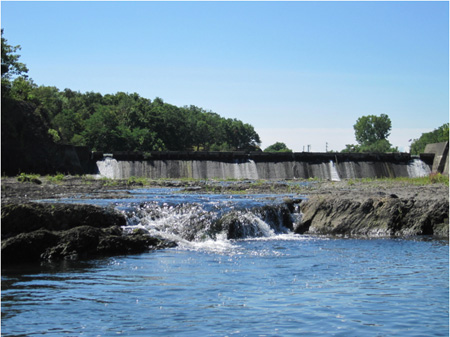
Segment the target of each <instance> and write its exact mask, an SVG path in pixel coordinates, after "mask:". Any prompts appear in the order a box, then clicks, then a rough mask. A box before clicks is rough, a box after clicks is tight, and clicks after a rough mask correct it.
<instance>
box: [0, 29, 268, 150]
mask: <svg viewBox="0 0 450 337" xmlns="http://www.w3.org/2000/svg"><path fill="white" fill-rule="evenodd" d="M18 50H20V46H11V45H9V44H8V43H7V40H6V39H5V38H4V37H3V30H2V107H3V109H2V131H3V126H4V125H5V129H6V128H8V130H5V135H6V136H7V137H10V138H11V139H5V140H6V141H7V142H13V141H19V142H20V141H21V139H20V137H21V130H19V129H18V128H23V125H22V126H19V127H16V126H17V125H16V124H17V123H15V122H16V121H15V116H14V115H16V114H17V111H15V110H17V109H18V108H19V107H21V108H26V109H28V110H32V111H33V115H34V117H35V118H34V120H29V119H24V120H23V121H21V122H22V123H34V124H36V123H38V124H39V125H34V124H33V125H32V126H30V127H29V129H30V130H37V129H43V130H44V131H45V136H46V137H47V138H48V139H49V140H50V141H53V142H54V143H57V144H67V145H75V146H87V147H88V148H89V149H90V150H94V151H105V152H112V151H140V152H148V151H162V150H172V151H179V150H192V151H236V150H251V151H255V150H258V149H259V145H260V143H261V140H260V138H259V135H258V134H257V133H256V131H255V130H254V128H253V126H251V125H250V124H246V123H244V122H242V121H240V120H237V119H232V118H224V117H221V116H220V115H218V114H217V113H214V112H213V111H210V110H205V109H203V108H200V107H197V106H195V105H190V106H183V107H177V106H175V105H172V104H169V103H166V102H164V101H163V99H162V98H159V97H156V98H155V99H153V100H150V99H148V98H144V97H141V96H140V95H139V94H137V93H125V92H117V93H115V94H106V95H102V94H100V93H97V92H86V93H80V92H78V91H74V90H71V89H64V90H59V89H58V88H56V87H53V86H44V85H37V84H35V83H34V82H33V80H32V79H30V78H29V77H28V76H27V72H28V69H27V67H26V66H25V65H24V64H22V63H20V62H19V55H17V54H16V53H17V51H18ZM18 102H19V103H21V104H18ZM2 133H3V132H2ZM14 137H15V138H14ZM2 140H4V139H3V137H2Z"/></svg>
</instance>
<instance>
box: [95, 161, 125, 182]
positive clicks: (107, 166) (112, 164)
mask: <svg viewBox="0 0 450 337" xmlns="http://www.w3.org/2000/svg"><path fill="white" fill-rule="evenodd" d="M97 167H98V171H99V174H100V177H106V178H110V179H115V178H120V174H119V173H120V168H119V163H118V162H117V160H115V159H114V158H112V157H105V158H103V160H99V161H97Z"/></svg>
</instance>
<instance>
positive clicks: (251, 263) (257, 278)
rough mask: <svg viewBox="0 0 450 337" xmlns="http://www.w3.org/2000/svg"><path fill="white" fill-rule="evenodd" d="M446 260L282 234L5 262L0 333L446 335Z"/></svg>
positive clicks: (425, 244) (390, 246)
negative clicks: (86, 257)
mask: <svg viewBox="0 0 450 337" xmlns="http://www.w3.org/2000/svg"><path fill="white" fill-rule="evenodd" d="M209 200H211V199H209ZM147 201H149V200H147ZM133 202H134V201H133ZM152 202H154V200H153V201H152ZM164 202H165V201H164ZM195 202H200V201H198V200H197V201H195ZM215 202H216V201H215ZM246 202H247V201H246ZM120 207H123V204H120ZM205 208H206V206H205ZM448 267H449V260H448V241H439V240H431V239H420V240H419V239H408V240H406V239H342V238H323V237H322V238H321V237H313V236H301V235H294V234H290V233H288V234H286V233H283V234H275V235H272V236H269V237H262V238H254V239H245V240H215V241H214V240H207V241H205V242H196V243H193V244H191V245H181V246H180V247H178V248H173V249H167V250H161V251H155V252H149V253H145V254H140V255H132V256H123V257H114V258H105V259H98V260H91V261H81V262H75V261H65V262H60V263H52V264H50V263H47V264H42V265H40V266H34V267H20V268H9V269H3V270H2V321H1V327H2V336H39V335H46V336H48V335H51V336H62V335H67V336H118V335H124V336H196V337H197V336H448V329H449V328H448V318H449V316H448V315H449V314H448V308H449V296H448V295H449V278H448V275H449V268H448Z"/></svg>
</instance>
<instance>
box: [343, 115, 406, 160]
mask: <svg viewBox="0 0 450 337" xmlns="http://www.w3.org/2000/svg"><path fill="white" fill-rule="evenodd" d="M391 127H392V124H391V120H390V118H389V116H388V115H385V114H381V115H380V116H374V115H369V116H362V117H360V118H358V120H357V121H356V123H355V125H353V129H354V130H355V138H356V141H357V142H358V145H353V144H348V145H346V148H345V149H344V150H342V152H380V153H382V152H398V148H397V147H395V148H393V147H391V144H390V143H389V141H388V140H387V137H389V134H390V131H391Z"/></svg>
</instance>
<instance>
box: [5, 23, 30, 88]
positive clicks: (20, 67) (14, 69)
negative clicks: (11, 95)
mask: <svg viewBox="0 0 450 337" xmlns="http://www.w3.org/2000/svg"><path fill="white" fill-rule="evenodd" d="M1 34H2V95H4V94H5V93H7V92H8V91H9V89H10V86H11V83H10V80H11V79H12V78H13V77H14V76H24V77H26V75H25V74H26V73H27V72H28V68H27V67H26V66H25V64H23V63H21V62H19V58H20V55H18V54H16V52H17V51H18V50H20V49H21V48H20V46H11V45H9V44H8V40H6V39H5V38H4V37H3V28H2V30H1Z"/></svg>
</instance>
